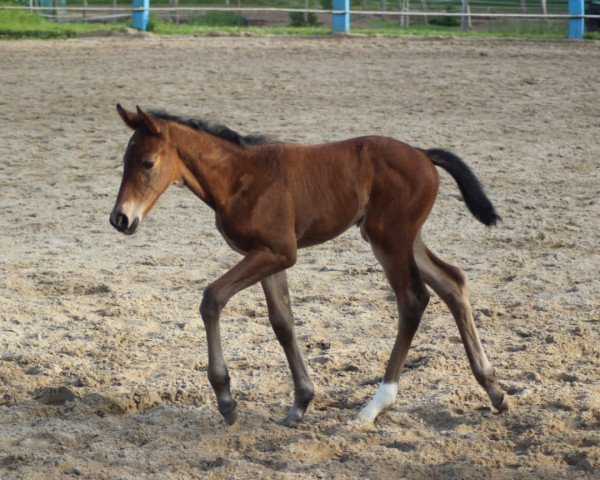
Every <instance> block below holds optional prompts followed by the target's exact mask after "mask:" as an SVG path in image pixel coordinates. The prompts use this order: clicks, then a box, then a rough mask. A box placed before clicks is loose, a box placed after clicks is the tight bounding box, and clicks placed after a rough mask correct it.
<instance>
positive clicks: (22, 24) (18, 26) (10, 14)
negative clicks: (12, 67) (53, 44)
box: [0, 2, 129, 39]
mask: <svg viewBox="0 0 600 480" xmlns="http://www.w3.org/2000/svg"><path fill="white" fill-rule="evenodd" d="M0 5H16V2H0ZM126 26H129V25H126V24H125V23H123V22H121V23H112V24H108V25H106V24H104V25H98V24H89V23H56V22H53V21H51V20H48V19H46V18H43V17H41V16H40V15H38V14H36V13H32V12H28V11H24V10H0V39H1V38H13V39H14V38H69V37H76V36H78V35H81V34H83V33H87V32H92V31H94V30H100V29H118V28H124V27H126Z"/></svg>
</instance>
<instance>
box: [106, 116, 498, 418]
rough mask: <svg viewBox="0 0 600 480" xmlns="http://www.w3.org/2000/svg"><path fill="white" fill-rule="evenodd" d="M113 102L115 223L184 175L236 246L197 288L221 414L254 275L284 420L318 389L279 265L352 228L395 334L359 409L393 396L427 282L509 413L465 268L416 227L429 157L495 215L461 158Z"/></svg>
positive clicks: (427, 207) (434, 177)
mask: <svg viewBox="0 0 600 480" xmlns="http://www.w3.org/2000/svg"><path fill="white" fill-rule="evenodd" d="M117 111H118V112H119V115H120V116H121V118H122V119H123V121H124V122H125V123H126V124H127V125H128V126H129V127H130V128H131V129H133V130H134V133H133V135H132V137H131V139H130V140H129V145H128V146H127V150H126V152H125V156H124V171H123V179H122V182H121V187H120V190H119V194H118V196H117V201H116V204H115V206H114V209H113V211H112V213H111V215H110V223H111V224H112V225H113V226H114V227H115V228H116V229H117V230H118V231H120V232H123V233H125V234H127V235H131V234H133V233H135V232H136V230H137V229H138V227H139V225H140V222H141V221H142V219H143V218H144V217H145V216H146V214H147V213H148V212H149V211H150V209H151V208H152V207H153V205H154V204H155V203H156V201H157V200H158V197H159V196H160V195H161V194H162V193H163V192H164V191H165V190H166V189H167V188H168V187H169V185H171V184H172V183H174V182H183V184H185V185H186V186H187V187H188V188H189V189H190V190H191V191H192V192H193V193H195V194H196V195H197V196H198V197H199V198H200V199H201V200H203V201H204V202H205V203H206V204H208V206H210V207H211V208H212V209H213V210H214V211H215V215H216V226H217V229H218V230H219V232H220V233H221V234H222V235H223V237H224V238H225V240H226V241H227V243H228V244H229V246H231V248H233V249H234V250H236V251H237V252H239V253H240V254H242V255H243V259H242V260H241V261H240V262H239V263H238V264H237V265H236V266H234V267H233V268H232V269H231V270H229V271H228V272H227V273H225V274H224V275H223V276H222V277H220V278H219V279H218V280H216V281H215V282H214V283H212V284H210V285H209V286H208V287H207V288H206V290H205V291H204V296H203V298H202V302H201V305H200V314H201V316H202V320H203V321H204V324H205V327H206V335H207V342H208V378H209V380H210V383H211V385H212V387H213V389H214V391H215V394H216V397H217V402H218V406H219V411H220V412H221V414H222V415H223V417H224V418H225V421H226V422H227V423H228V424H230V425H231V424H233V423H234V422H235V421H236V418H237V413H236V402H235V400H234V399H233V398H232V396H231V391H230V387H229V384H230V379H229V374H228V371H227V366H226V364H225V359H224V357H223V352H222V348H221V337H220V329H219V319H220V314H221V311H222V310H223V307H225V305H226V304H227V302H228V301H229V299H230V298H231V297H232V296H233V295H235V294H236V293H238V292H240V291H241V290H243V289H245V288H247V287H249V286H251V285H253V284H255V283H257V282H261V285H262V288H263V290H264V293H265V297H266V300H267V306H268V311H269V321H270V322H271V325H272V326H273V329H274V331H275V335H276V336H277V339H278V340H279V342H280V343H281V345H282V346H283V349H284V351H285V355H286V357H287V360H288V363H289V366H290V370H291V373H292V378H293V381H294V391H295V398H294V404H293V405H292V407H291V409H290V411H289V413H288V414H287V416H286V417H285V419H284V420H283V424H285V425H288V426H295V425H297V424H298V423H299V422H300V421H301V420H302V417H303V416H304V412H305V411H306V409H307V407H308V405H309V403H310V401H311V400H312V398H313V395H314V393H313V384H312V382H311V380H310V378H309V376H308V372H307V370H306V366H305V364H304V360H303V358H302V354H301V352H300V349H299V347H298V342H297V340H296V335H295V333H294V319H293V316H292V310H291V306H290V299H289V293H288V286H287V278H286V273H285V271H286V269H288V268H290V267H291V266H292V265H294V263H295V262H296V251H297V249H298V248H302V247H308V246H311V245H315V244H318V243H322V242H326V241H327V240H330V239H332V238H334V237H336V236H338V235H340V234H341V233H342V232H344V231H345V230H346V229H348V228H349V227H351V226H352V225H357V226H358V227H359V228H360V231H361V234H362V237H363V238H364V239H365V240H366V241H367V242H369V243H370V244H371V247H372V249H373V252H374V254H375V257H376V258H377V260H378V261H379V262H380V263H381V265H382V267H383V269H384V271H385V274H386V276H387V278H388V280H389V282H390V285H391V287H392V289H393V290H394V293H395V295H396V302H397V305H398V333H397V337H396V341H395V344H394V347H393V349H392V353H391V355H390V359H389V362H388V364H387V368H386V370H385V374H384V376H383V380H382V382H381V384H380V386H379V389H378V390H377V392H376V394H375V396H374V397H373V399H372V400H371V401H370V402H369V404H368V405H367V406H366V407H364V408H363V409H362V410H361V412H360V413H359V419H361V420H364V421H367V422H372V421H374V420H375V418H377V416H378V415H379V414H380V413H381V412H382V411H384V410H385V409H386V408H388V407H390V406H391V405H392V404H393V403H394V401H395V399H396V395H397V392H398V379H399V376H400V372H401V371H402V368H403V366H404V361H405V358H406V354H407V352H408V348H409V346H410V344H411V341H412V338H413V336H414V334H415V332H416V330H417V328H418V326H419V322H420V320H421V315H422V314H423V311H424V310H425V307H426V306H427V303H428V301H429V293H428V290H427V288H426V286H425V285H426V284H427V285H429V286H430V287H431V288H432V289H433V290H434V291H435V292H436V293H437V294H438V295H439V296H440V297H441V298H442V300H443V301H444V302H445V303H446V304H447V305H448V307H449V309H450V311H451V312H452V314H453V316H454V319H455V320H456V323H457V325H458V329H459V331H460V335H461V338H462V341H463V343H464V346H465V349H466V351H467V356H468V358H469V362H470V364H471V368H472V370H473V373H474V375H475V378H476V379H477V381H478V382H479V383H480V384H481V386H482V387H483V388H484V389H485V390H486V392H487V394H488V396H489V398H490V400H491V402H492V404H493V405H494V407H496V408H497V409H498V410H499V411H505V410H507V409H508V402H507V399H506V397H505V393H504V391H503V390H502V388H501V387H500V386H499V385H498V382H497V380H496V375H495V372H494V368H493V367H492V366H491V365H490V363H489V361H488V359H487V357H486V354H485V352H484V350H483V347H482V346H481V342H480V341H479V337H478V335H477V331H476V329H475V323H474V321H473V314H472V312H471V306H470V304H469V299H468V293H467V286H466V280H465V276H464V274H463V272H462V271H461V270H459V269H458V268H456V267H454V266H452V265H448V264H447V263H445V262H443V261H442V260H440V259H439V258H437V257H436V256H435V255H434V254H433V253H432V252H431V251H430V250H429V249H428V248H427V247H426V246H425V244H424V243H423V241H422V240H421V236H420V230H421V226H422V225H423V223H424V222H425V219H426V218H427V216H428V215H429V212H430V211H431V208H432V206H433V203H434V201H435V198H436V195H437V191H438V186H439V177H438V172H437V170H436V168H435V166H436V165H437V166H439V167H442V168H443V169H445V170H447V171H448V172H449V173H450V175H451V176H452V177H453V178H454V180H455V181H456V182H457V184H458V188H459V189H460V191H461V193H462V196H463V198H464V201H465V203H466V205H467V207H468V208H469V210H470V211H471V213H472V214H473V215H474V216H475V217H476V218H477V219H478V220H480V221H481V222H482V223H484V224H485V225H494V224H495V223H496V221H497V220H498V219H499V217H498V215H497V214H496V212H495V210H494V207H493V206H492V204H491V202H490V201H489V199H488V198H487V197H486V195H485V193H484V191H483V189H482V187H481V185H480V184H479V182H478V180H477V178H476V177H475V175H474V174H473V173H472V172H471V170H470V169H469V167H468V166H467V165H466V164H465V163H464V162H463V161H462V160H461V159H460V158H458V157H457V156H455V155H454V154H452V153H449V152H446V151H444V150H437V149H433V150H421V149H418V148H414V147H411V146H409V145H407V144H405V143H402V142H399V141H397V140H394V139H391V138H384V137H376V136H370V137H361V138H353V139H350V140H345V141H340V142H334V143H325V144H321V145H299V144H294V143H275V142H271V141H269V140H268V139H266V138H264V137H252V136H241V135H238V134H237V133H235V132H233V131H232V130H229V129H228V128H227V127H223V126H219V125H214V124H209V123H206V122H203V121H200V120H186V119H181V118H178V117H174V116H172V115H169V114H166V113H163V112H150V113H148V114H147V113H145V112H143V111H142V110H141V109H140V108H139V107H138V108H137V112H130V111H127V110H125V109H123V108H122V107H121V106H120V105H117Z"/></svg>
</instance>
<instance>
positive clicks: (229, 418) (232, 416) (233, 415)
mask: <svg viewBox="0 0 600 480" xmlns="http://www.w3.org/2000/svg"><path fill="white" fill-rule="evenodd" d="M222 415H223V418H224V419H225V423H227V425H229V426H231V425H233V424H234V423H235V422H236V420H237V410H232V411H231V412H229V413H223V414H222Z"/></svg>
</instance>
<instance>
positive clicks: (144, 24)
mask: <svg viewBox="0 0 600 480" xmlns="http://www.w3.org/2000/svg"><path fill="white" fill-rule="evenodd" d="M131 6H132V7H133V8H143V10H138V11H137V12H133V13H132V14H131V26H132V27H133V28H137V29H138V30H141V31H142V32H145V31H146V30H148V20H149V18H150V13H149V10H148V9H149V8H150V0H132V4H131Z"/></svg>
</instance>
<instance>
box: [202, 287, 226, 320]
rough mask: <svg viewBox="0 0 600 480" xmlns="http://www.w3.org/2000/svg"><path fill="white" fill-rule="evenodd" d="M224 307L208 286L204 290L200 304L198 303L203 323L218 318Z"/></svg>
mask: <svg viewBox="0 0 600 480" xmlns="http://www.w3.org/2000/svg"><path fill="white" fill-rule="evenodd" d="M224 306H225V302H223V301H222V300H220V299H219V297H218V295H217V292H215V291H214V290H213V289H212V288H211V287H210V286H209V287H207V288H206V290H204V294H203V296H202V302H200V316H201V317H202V320H204V323H206V322H208V321H211V320H212V319H214V318H216V317H218V316H219V314H220V313H221V310H223V307H224Z"/></svg>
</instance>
